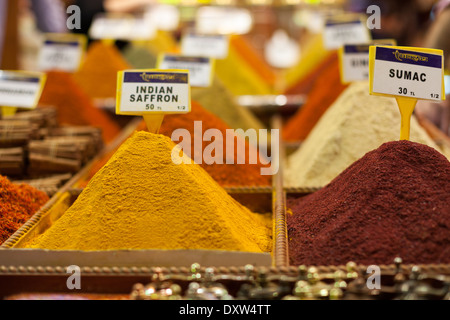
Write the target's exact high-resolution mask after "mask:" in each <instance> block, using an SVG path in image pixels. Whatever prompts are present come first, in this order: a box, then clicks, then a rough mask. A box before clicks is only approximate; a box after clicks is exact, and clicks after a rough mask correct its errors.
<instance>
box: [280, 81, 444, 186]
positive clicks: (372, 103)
mask: <svg viewBox="0 0 450 320" xmlns="http://www.w3.org/2000/svg"><path fill="white" fill-rule="evenodd" d="M399 135H400V112H399V110H398V106H397V104H396V102H395V99H394V98H385V97H379V96H371V95H370V94H369V85H368V83H366V82H363V83H354V84H352V85H351V86H350V87H349V88H348V89H347V90H345V91H344V93H343V94H342V95H341V96H340V97H339V98H338V99H337V100H336V102H335V103H333V105H332V106H331V107H330V108H329V109H328V110H327V112H326V113H325V114H324V115H323V116H322V118H321V119H320V121H319V122H318V123H317V125H316V126H315V127H314V129H313V130H312V131H311V133H310V134H309V136H308V138H307V139H306V140H305V141H304V143H303V144H302V145H301V147H300V149H299V150H297V151H296V152H295V153H293V154H292V155H291V156H290V157H289V158H288V168H287V170H286V171H285V174H286V175H285V179H286V180H285V181H286V185H288V186H290V187H323V186H325V185H327V184H328V183H330V182H331V180H333V179H334V178H336V177H337V176H338V175H339V174H340V173H341V172H342V171H344V170H345V169H346V168H347V167H348V166H350V165H351V164H352V163H353V162H355V161H356V160H358V159H360V158H361V157H362V156H363V155H364V154H366V153H367V152H369V151H371V150H374V149H376V148H378V147H379V146H380V145H381V144H383V143H385V142H386V141H395V140H398V138H399ZM411 141H415V142H419V143H423V144H426V145H428V146H431V147H433V148H435V149H436V150H439V147H438V146H437V145H436V144H435V143H434V142H433V141H432V140H431V138H430V137H429V136H428V135H427V133H426V132H425V130H424V129H422V128H421V127H420V125H419V124H418V122H417V120H416V118H415V117H413V118H412V119H411Z"/></svg>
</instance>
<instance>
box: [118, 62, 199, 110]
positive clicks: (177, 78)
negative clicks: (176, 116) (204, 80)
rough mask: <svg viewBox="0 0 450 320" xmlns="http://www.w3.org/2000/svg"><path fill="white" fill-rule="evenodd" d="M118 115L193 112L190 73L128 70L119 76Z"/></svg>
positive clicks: (185, 71)
mask: <svg viewBox="0 0 450 320" xmlns="http://www.w3.org/2000/svg"><path fill="white" fill-rule="evenodd" d="M117 87H118V90H117V103H116V114H122V115H145V114H165V113H169V114H170V113H188V112H190V111H191V99H190V85H189V71H188V70H160V69H148V70H125V71H120V72H119V73H118V79H117Z"/></svg>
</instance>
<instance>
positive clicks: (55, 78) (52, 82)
mask: <svg viewBox="0 0 450 320" xmlns="http://www.w3.org/2000/svg"><path fill="white" fill-rule="evenodd" d="M40 104H42V105H43V106H45V105H48V106H50V107H51V106H53V107H55V108H57V112H58V122H59V124H61V125H64V124H69V125H78V126H85V125H89V126H93V127H98V128H101V129H102V133H103V138H104V140H105V141H106V142H110V141H111V140H113V139H114V138H115V137H116V136H117V135H118V134H119V133H120V127H119V126H118V125H117V124H116V123H115V122H114V121H113V120H112V119H111V118H109V117H108V115H107V114H106V113H105V112H104V111H103V110H100V109H98V108H97V107H96V106H95V105H94V104H93V103H92V100H91V99H90V97H89V96H88V95H87V94H86V93H85V92H84V91H83V90H82V89H81V88H80V86H78V84H77V83H76V82H75V81H74V79H73V77H72V75H71V74H70V73H65V72H59V71H52V72H49V73H48V74H47V82H46V85H45V88H44V91H43V93H42V96H41V99H40Z"/></svg>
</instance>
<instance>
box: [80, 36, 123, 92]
mask: <svg viewBox="0 0 450 320" xmlns="http://www.w3.org/2000/svg"><path fill="white" fill-rule="evenodd" d="M125 69H130V65H129V64H128V63H127V62H126V61H125V59H124V58H123V57H122V55H121V53H120V51H119V50H118V49H117V48H116V47H115V46H113V45H107V44H104V43H102V42H94V43H92V44H91V46H90V47H89V50H88V52H87V54H86V59H85V60H84V62H83V64H82V65H81V68H80V70H78V71H77V72H76V73H75V75H74V76H75V81H76V82H77V83H78V84H79V85H80V87H81V88H82V89H83V90H84V91H85V92H86V93H87V94H88V95H89V96H90V97H91V98H94V99H108V98H115V97H116V87H117V72H118V71H121V70H125Z"/></svg>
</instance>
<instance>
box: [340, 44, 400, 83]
mask: <svg viewBox="0 0 450 320" xmlns="http://www.w3.org/2000/svg"><path fill="white" fill-rule="evenodd" d="M372 45H385V46H387V45H392V46H394V45H396V41H395V40H393V39H386V40H374V41H371V42H370V43H366V44H345V45H344V46H342V47H341V48H340V50H339V68H340V73H341V82H342V83H350V82H353V81H367V80H369V48H370V46H372Z"/></svg>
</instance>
